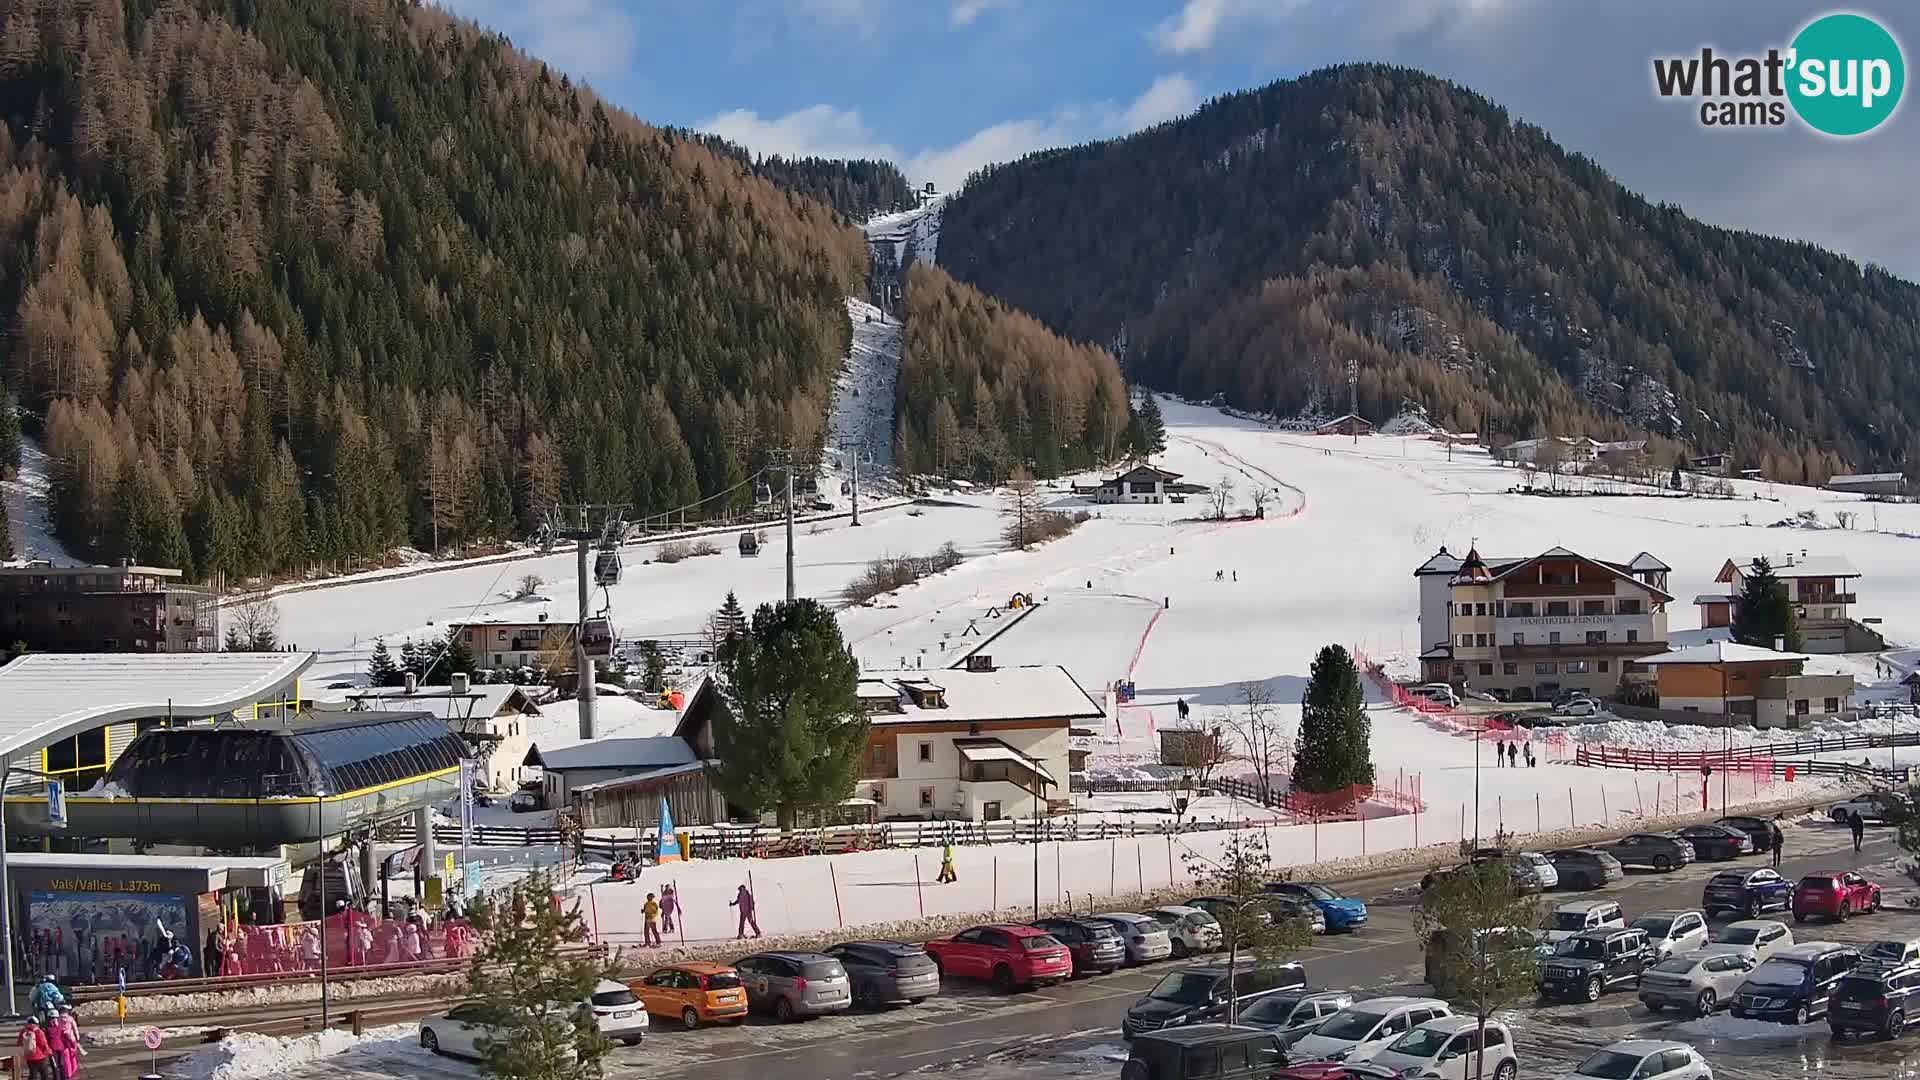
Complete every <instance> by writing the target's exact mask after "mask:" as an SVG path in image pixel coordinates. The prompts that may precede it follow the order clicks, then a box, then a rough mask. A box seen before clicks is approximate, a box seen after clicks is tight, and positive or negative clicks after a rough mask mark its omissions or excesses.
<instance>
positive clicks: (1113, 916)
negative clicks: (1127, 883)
mask: <svg viewBox="0 0 1920 1080" xmlns="http://www.w3.org/2000/svg"><path fill="white" fill-rule="evenodd" d="M1093 917H1094V918H1095V919H1096V920H1098V921H1100V922H1103V923H1106V924H1107V925H1109V926H1111V927H1113V928H1114V930H1116V931H1118V932H1119V934H1120V943H1121V944H1122V945H1125V946H1126V947H1127V964H1128V965H1129V966H1131V965H1134V964H1145V963H1150V962H1152V961H1154V960H1165V959H1166V958H1167V957H1169V956H1172V955H1173V936H1172V935H1170V934H1168V933H1167V928H1166V927H1164V926H1161V925H1160V923H1159V922H1158V921H1156V920H1154V919H1152V918H1150V917H1149V916H1146V915H1142V914H1140V913H1139V912H1136V911H1109V912H1107V913H1106V914H1104V915H1095V916H1093Z"/></svg>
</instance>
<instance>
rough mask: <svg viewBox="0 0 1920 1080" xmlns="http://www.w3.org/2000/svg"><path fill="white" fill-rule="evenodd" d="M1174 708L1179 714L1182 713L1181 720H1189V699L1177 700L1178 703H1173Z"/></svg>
mask: <svg viewBox="0 0 1920 1080" xmlns="http://www.w3.org/2000/svg"><path fill="white" fill-rule="evenodd" d="M1173 707H1174V709H1175V710H1176V711H1178V712H1179V713H1180V719H1181V720H1182V721H1185V720H1186V718H1187V699H1186V698H1180V699H1178V700H1176V701H1175V702H1174V703H1173Z"/></svg>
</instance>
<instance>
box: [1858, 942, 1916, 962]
mask: <svg viewBox="0 0 1920 1080" xmlns="http://www.w3.org/2000/svg"><path fill="white" fill-rule="evenodd" d="M1867 955H1868V956H1871V957H1873V958H1874V959H1876V960H1900V959H1903V958H1905V956H1906V955H1907V944H1906V942H1904V941H1876V942H1874V943H1873V946H1872V947H1871V948H1869V949H1868V950H1867Z"/></svg>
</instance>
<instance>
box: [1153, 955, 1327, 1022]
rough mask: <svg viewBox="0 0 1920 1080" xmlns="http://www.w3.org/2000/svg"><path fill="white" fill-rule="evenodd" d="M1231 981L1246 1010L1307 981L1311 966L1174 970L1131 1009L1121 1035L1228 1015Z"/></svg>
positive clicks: (1211, 966) (1215, 966)
mask: <svg viewBox="0 0 1920 1080" xmlns="http://www.w3.org/2000/svg"><path fill="white" fill-rule="evenodd" d="M1230 981H1231V982H1230ZM1229 985H1231V986H1232V988H1233V990H1234V991H1235V994H1236V995H1237V997H1238V999H1239V1006H1240V1007H1241V1008H1243V1009H1244V1008H1246V1007H1247V1006H1248V1005H1249V1004H1251V1003H1253V1002H1255V1001H1258V1000H1260V999H1261V998H1263V997H1265V996H1266V995H1268V994H1277V993H1279V992H1280V991H1282V990H1291V989H1293V988H1295V987H1299V986H1305V985H1307V969H1306V968H1304V967H1302V966H1300V965H1299V964H1275V965H1271V966H1264V967H1255V966H1254V965H1253V964H1250V963H1244V962H1243V963H1241V964H1239V965H1237V966H1235V967H1228V966H1227V965H1225V964H1200V965H1197V966H1195V967H1188V968H1181V969H1180V970H1179V971H1170V972H1168V973H1167V974H1166V975H1164V976H1162V977H1161V979H1160V981H1159V982H1157V983H1155V984H1154V986H1153V989H1152V990H1149V991H1147V994H1146V996H1145V997H1143V998H1141V999H1140V1000H1139V1001H1136V1002H1134V1003H1133V1005H1132V1006H1131V1007H1129V1008H1128V1009H1127V1016H1126V1019H1124V1020H1122V1021H1121V1022H1120V1035H1121V1037H1122V1038H1127V1039H1131V1038H1133V1037H1134V1036H1136V1035H1140V1034H1143V1033H1145V1032H1149V1031H1158V1030H1160V1029H1161V1028H1164V1027H1172V1026H1175V1025H1180V1024H1195V1023H1200V1022H1202V1021H1206V1020H1213V1019H1215V1018H1222V1019H1224V1018H1225V1017H1226V1015H1227V989H1228V986H1229Z"/></svg>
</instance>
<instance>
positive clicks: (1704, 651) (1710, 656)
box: [1634, 641, 1808, 667]
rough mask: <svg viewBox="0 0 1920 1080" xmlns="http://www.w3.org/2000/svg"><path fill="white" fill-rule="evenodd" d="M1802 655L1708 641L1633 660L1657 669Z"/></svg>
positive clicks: (1778, 658) (1744, 662)
mask: <svg viewBox="0 0 1920 1080" xmlns="http://www.w3.org/2000/svg"><path fill="white" fill-rule="evenodd" d="M1806 659H1808V657H1807V656H1806V654H1804V653H1790V652H1774V651H1773V650H1772V649H1763V648H1761V647H1760V646H1758V645H1742V644H1740V643H1738V642H1734V641H1709V642H1707V643H1706V644H1704V645H1689V646H1687V647H1686V648H1684V649H1675V650H1673V651H1672V652H1663V653H1658V654H1656V655H1653V656H1644V657H1641V658H1640V659H1638V660H1635V661H1634V663H1636V664H1646V665H1649V666H1652V667H1658V666H1661V665H1665V664H1749V663H1755V662H1758V661H1765V660H1776V661H1777V660H1806Z"/></svg>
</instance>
